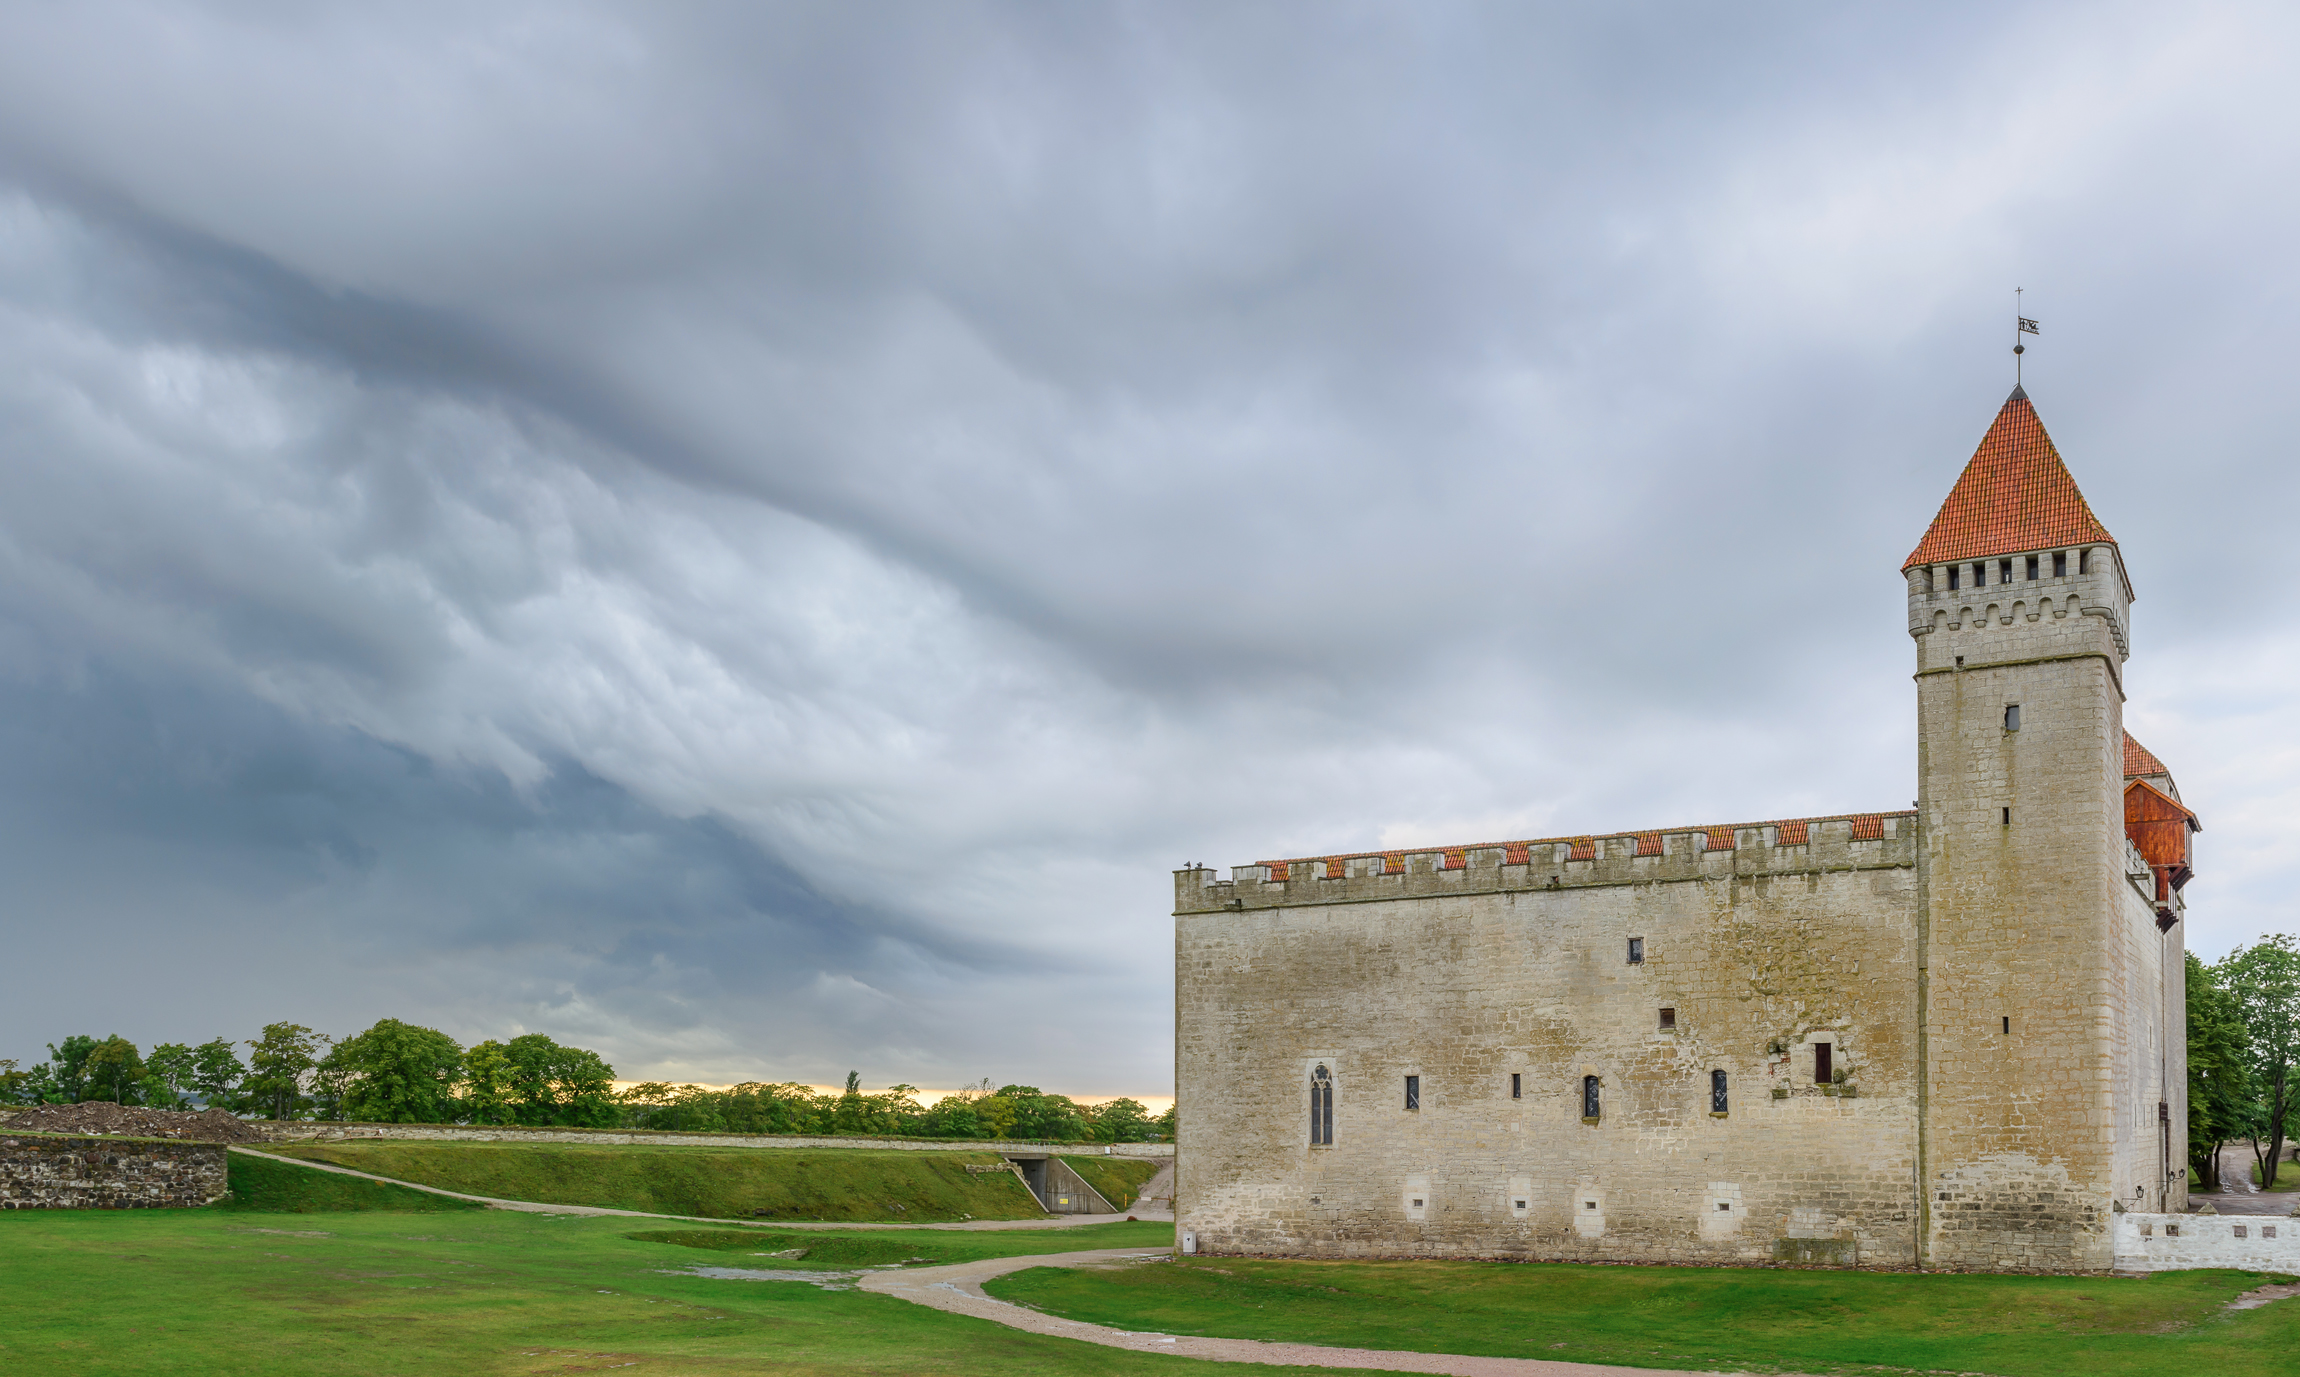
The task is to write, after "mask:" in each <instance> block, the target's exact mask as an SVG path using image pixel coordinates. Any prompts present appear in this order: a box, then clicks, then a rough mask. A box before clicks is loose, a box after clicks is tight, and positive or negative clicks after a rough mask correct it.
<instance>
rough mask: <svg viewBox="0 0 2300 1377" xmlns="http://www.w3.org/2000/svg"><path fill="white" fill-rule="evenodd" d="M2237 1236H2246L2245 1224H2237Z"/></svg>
mask: <svg viewBox="0 0 2300 1377" xmlns="http://www.w3.org/2000/svg"><path fill="white" fill-rule="evenodd" d="M2236 1236H2237V1237H2238V1238H2243V1237H2244V1236H2245V1234H2244V1226H2243V1225H2241V1224H2239V1225H2237V1226H2236Z"/></svg>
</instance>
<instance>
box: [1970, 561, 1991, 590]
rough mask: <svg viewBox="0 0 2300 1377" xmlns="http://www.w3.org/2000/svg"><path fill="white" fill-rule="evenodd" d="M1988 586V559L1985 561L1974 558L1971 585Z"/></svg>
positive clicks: (1976, 586) (1977, 586)
mask: <svg viewBox="0 0 2300 1377" xmlns="http://www.w3.org/2000/svg"><path fill="white" fill-rule="evenodd" d="M1988 586H1989V566H1988V561H1986V560H1974V561H1973V587H1975V588H1986V587H1988Z"/></svg>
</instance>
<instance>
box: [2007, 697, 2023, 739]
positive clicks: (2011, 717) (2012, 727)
mask: <svg viewBox="0 0 2300 1377" xmlns="http://www.w3.org/2000/svg"><path fill="white" fill-rule="evenodd" d="M2005 730H2006V731H2008V732H2017V731H2019V730H2020V704H2018V703H2007V704H2005Z"/></svg>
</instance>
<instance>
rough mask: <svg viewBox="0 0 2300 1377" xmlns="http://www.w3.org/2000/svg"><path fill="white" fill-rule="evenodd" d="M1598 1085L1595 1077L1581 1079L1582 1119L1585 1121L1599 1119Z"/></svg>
mask: <svg viewBox="0 0 2300 1377" xmlns="http://www.w3.org/2000/svg"><path fill="white" fill-rule="evenodd" d="M1597 1085H1598V1081H1597V1077H1595V1076H1583V1077H1582V1078H1581V1117H1582V1118H1584V1119H1589V1120H1593V1121H1594V1120H1595V1119H1596V1118H1597V1111H1598V1109H1599V1101H1598V1098H1597Z"/></svg>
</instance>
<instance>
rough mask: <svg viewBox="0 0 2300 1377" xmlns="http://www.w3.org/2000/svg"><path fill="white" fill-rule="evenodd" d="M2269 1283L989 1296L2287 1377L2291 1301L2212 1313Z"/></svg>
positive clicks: (2134, 1373) (1613, 1356)
mask: <svg viewBox="0 0 2300 1377" xmlns="http://www.w3.org/2000/svg"><path fill="white" fill-rule="evenodd" d="M2278 1279H2279V1280H2281V1279H2282V1278H2278ZM2263 1280H2266V1279H2265V1278H2262V1277H2260V1276H2257V1275H2254V1274H2250V1273H2241V1272H2177V1273H2169V1274H2164V1275H2159V1276H2154V1277H2150V1278H2148V1279H2146V1280H2125V1279H2111V1278H2106V1277H2097V1278H2096V1277H2084V1278H2067V1277H1966V1276H1902V1275H1893V1274H1882V1273H1868V1272H1820V1271H1776V1270H1754V1269H1735V1268H1706V1267H1591V1266H1573V1265H1551V1264H1512V1263H1477V1262H1279V1261H1254V1260H1246V1259H1232V1258H1207V1259H1191V1260H1183V1261H1176V1262H1161V1263H1151V1264H1147V1265H1143V1266H1137V1267H1131V1268H1125V1269H1120V1270H1098V1271H1084V1272H1077V1271H1065V1270H1061V1269H1057V1268H1051V1267H1038V1268H1032V1269H1030V1270H1028V1271H1024V1272H1016V1273H1012V1274H1010V1275H1008V1276H1006V1277H1003V1278H1000V1279H998V1280H996V1281H994V1282H992V1283H990V1285H989V1286H988V1287H986V1288H985V1289H986V1290H988V1291H990V1292H991V1293H992V1294H994V1295H997V1296H999V1297H1001V1298H1002V1299H1006V1300H1011V1301H1018V1302H1021V1303H1024V1304H1028V1305H1032V1306H1036V1307H1037V1308H1039V1309H1041V1310H1045V1311H1047V1312H1049V1313H1052V1314H1056V1315H1063V1316H1067V1317H1069V1318H1071V1319H1077V1320H1088V1321H1092V1322H1095V1323H1100V1324H1107V1325H1113V1326H1116V1327H1119V1328H1123V1329H1133V1330H1156V1331H1159V1332H1163V1333H1168V1334H1207V1335H1222V1336H1227V1337H1234V1338H1246V1339H1291V1340H1299V1341H1304V1342H1310V1343H1324V1344H1343V1345H1351V1346H1360V1347H1366V1348H1391V1349H1418V1350H1421V1351H1424V1352H1446V1353H1469V1354H1490V1355H1497V1356H1506V1357H1520V1358H1554V1359H1562V1360H1568V1361H1573V1362H1584V1363H1617V1364H1621V1365H1623V1366H1630V1367H1685V1368H1696V1369H1703V1368H1712V1367H1718V1368H1729V1369H1739V1370H1751V1369H1754V1370H1758V1371H1766V1370H1771V1371H1782V1370H1787V1371H1796V1372H1816V1373H1823V1372H1839V1371H1847V1372H1852V1371H1860V1370H1863V1369H1865V1368H1870V1367H1889V1368H1898V1369H1903V1370H1906V1369H1916V1370H1918V1371H1924V1372H1939V1371H1946V1372H1958V1373H1989V1374H1996V1377H2142V1374H2147V1375H2148V1377H2157V1375H2158V1374H2164V1373H2210V1374H2213V1377H2290V1374H2292V1373H2294V1372H2300V1301H2281V1302H2278V1303H2276V1304H2273V1305H2269V1306H2266V1307H2264V1308H2261V1309H2256V1310H2247V1311H2241V1312H2237V1313H2234V1314H2230V1313H2226V1312H2224V1311H2222V1310H2221V1308H2220V1307H2221V1306H2223V1305H2224V1304H2226V1303H2227V1302H2228V1301H2229V1300H2230V1299H2231V1298H2233V1297H2235V1296H2236V1295H2238V1294H2239V1293H2241V1292H2243V1291H2247V1290H2250V1289H2251V1288H2252V1287H2255V1286H2258V1285H2260V1284H2262V1282H2263Z"/></svg>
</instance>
